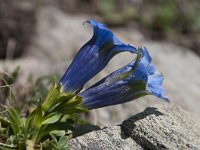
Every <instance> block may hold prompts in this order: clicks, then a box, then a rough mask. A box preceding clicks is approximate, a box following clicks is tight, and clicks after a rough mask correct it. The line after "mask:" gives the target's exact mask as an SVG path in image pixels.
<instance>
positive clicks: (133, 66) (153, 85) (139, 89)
mask: <svg viewBox="0 0 200 150" xmlns="http://www.w3.org/2000/svg"><path fill="white" fill-rule="evenodd" d="M162 81H163V76H162V75H161V74H160V73H159V72H158V71H157V70H156V68H155V66H154V65H153V64H152V59H151V57H150V55H149V53H148V51H147V49H146V48H144V47H142V48H139V50H138V55H137V59H136V60H135V61H132V62H131V63H130V64H128V65H127V66H125V67H123V68H121V69H119V70H117V71H115V72H113V73H111V74H110V75H108V76H107V77H105V78H104V79H102V80H101V81H99V82H97V83H96V84H94V85H93V86H91V87H90V88H88V89H87V90H85V91H83V92H81V93H80V96H82V97H83V106H84V107H86V108H87V109H94V108H100V107H104V106H109V105H116V104H121V103H125V102H128V101H131V100H133V99H136V98H139V97H141V96H145V95H149V94H151V95H154V96H157V97H159V98H161V99H164V100H166V101H168V98H167V96H166V94H165V90H164V88H163V87H162Z"/></svg>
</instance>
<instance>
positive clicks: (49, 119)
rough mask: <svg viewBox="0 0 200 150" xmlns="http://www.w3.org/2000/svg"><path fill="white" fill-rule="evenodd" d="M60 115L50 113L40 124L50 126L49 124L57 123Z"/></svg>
mask: <svg viewBox="0 0 200 150" xmlns="http://www.w3.org/2000/svg"><path fill="white" fill-rule="evenodd" d="M61 115H62V114H61V113H57V112H55V113H51V114H49V115H48V116H47V117H46V118H45V120H44V121H43V122H42V124H51V123H54V122H57V121H58V120H59V119H60V118H61Z"/></svg>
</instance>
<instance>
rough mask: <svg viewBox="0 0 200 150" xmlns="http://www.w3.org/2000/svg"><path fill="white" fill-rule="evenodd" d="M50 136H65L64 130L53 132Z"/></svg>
mask: <svg viewBox="0 0 200 150" xmlns="http://www.w3.org/2000/svg"><path fill="white" fill-rule="evenodd" d="M50 135H54V136H56V137H61V136H64V135H65V130H53V131H51V132H50Z"/></svg>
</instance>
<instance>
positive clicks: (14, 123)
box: [5, 106, 22, 135]
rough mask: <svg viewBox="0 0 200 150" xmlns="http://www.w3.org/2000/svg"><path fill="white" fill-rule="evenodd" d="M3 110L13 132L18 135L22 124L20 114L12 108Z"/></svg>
mask: <svg viewBox="0 0 200 150" xmlns="http://www.w3.org/2000/svg"><path fill="white" fill-rule="evenodd" d="M5 108H6V110H7V114H8V119H9V121H10V124H11V127H12V129H13V132H14V134H15V135H18V133H19V132H20V126H21V124H22V123H21V122H22V121H21V116H20V112H19V111H17V110H16V109H15V108H12V107H8V106H6V107H5Z"/></svg>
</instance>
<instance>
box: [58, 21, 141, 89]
mask: <svg viewBox="0 0 200 150" xmlns="http://www.w3.org/2000/svg"><path fill="white" fill-rule="evenodd" d="M87 22H88V23H90V24H91V25H92V26H93V29H94V34H93V36H92V38H91V39H90V40H89V41H88V42H87V43H86V44H85V45H83V47H82V48H81V49H80V51H79V52H78V54H77V55H76V56H75V58H74V60H73V62H72V63H71V65H70V66H69V68H68V69H67V71H66V72H65V74H64V75H63V77H62V78H61V80H60V82H61V83H62V88H63V91H69V92H75V91H78V90H80V89H81V88H82V87H83V85H84V84H85V83H86V82H87V81H88V80H90V79H91V78H92V77H93V76H95V75H96V74H97V73H99V72H100V71H101V70H102V69H103V68H104V67H105V66H106V65H107V64H108V62H109V61H110V59H111V58H112V57H113V56H115V55H116V54H117V53H120V52H124V51H129V52H132V53H136V52H137V49H136V48H135V47H133V46H131V45H128V44H124V43H122V42H121V41H120V40H119V39H118V38H117V37H116V36H115V35H114V34H113V33H112V31H111V30H109V29H108V28H107V27H106V25H104V24H102V23H99V22H96V21H95V20H89V21H87Z"/></svg>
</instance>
